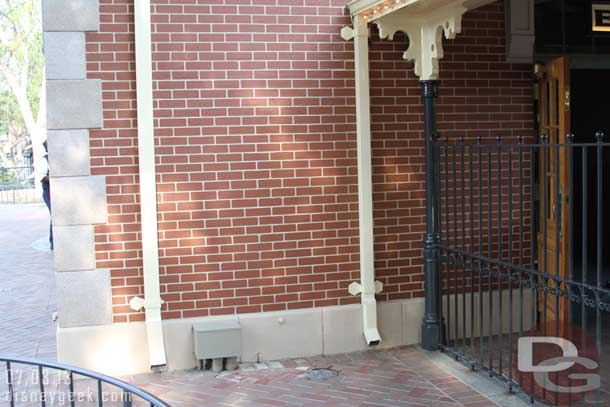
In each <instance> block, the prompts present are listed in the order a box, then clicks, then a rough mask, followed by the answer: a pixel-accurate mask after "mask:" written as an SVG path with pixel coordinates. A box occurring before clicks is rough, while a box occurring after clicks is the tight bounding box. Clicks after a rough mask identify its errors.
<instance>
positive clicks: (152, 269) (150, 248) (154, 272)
mask: <svg viewBox="0 0 610 407" xmlns="http://www.w3.org/2000/svg"><path fill="white" fill-rule="evenodd" d="M151 43H152V40H151V20H150V0H136V1H135V48H136V90H137V104H138V159H139V170H140V171H139V176H140V208H141V209H140V210H141V224H142V260H143V263H144V300H145V310H146V334H147V340H148V354H149V366H151V367H157V366H165V365H166V364H167V359H166V356H165V344H164V340H163V325H162V320H161V288H160V281H159V242H158V230H157V181H156V172H155V138H154V122H153V90H152V86H153V85H152V50H151Z"/></svg>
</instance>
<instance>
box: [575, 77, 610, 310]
mask: <svg viewBox="0 0 610 407" xmlns="http://www.w3.org/2000/svg"><path fill="white" fill-rule="evenodd" d="M609 78H610V70H602V69H598V70H593V69H586V70H584V69H583V70H580V69H579V70H572V71H571V81H572V84H571V117H572V126H571V127H572V132H573V133H574V142H575V143H595V142H596V137H595V134H596V133H597V132H598V131H603V132H604V133H605V134H606V136H605V137H604V142H606V143H607V142H609V141H610V80H609ZM587 150H588V151H587V165H586V168H583V152H582V150H581V149H576V151H577V152H576V153H575V154H574V157H573V158H574V160H573V171H574V172H573V195H574V196H573V201H572V202H573V206H572V208H573V209H572V210H573V219H574V224H573V228H572V232H571V236H570V237H571V239H572V242H573V245H574V246H573V247H574V257H573V259H572V269H573V270H574V279H575V280H578V281H586V282H587V283H588V284H592V285H596V284H597V253H598V248H597V230H598V228H599V227H601V231H602V242H603V245H604V247H601V253H602V256H603V272H602V279H601V284H602V286H603V287H606V284H607V283H608V281H610V272H609V270H610V267H609V266H610V212H609V211H606V210H604V213H603V216H602V219H599V218H598V216H597V178H598V174H600V173H601V178H602V191H603V192H602V194H603V195H602V197H603V207H604V208H610V173H609V172H608V170H609V169H610V149H608V148H603V153H602V155H603V161H604V165H603V167H601V169H600V170H599V171H598V166H597V151H596V150H597V148H596V147H595V146H590V147H588V148H587ZM584 172H586V174H583V173H584ZM584 184H586V197H584V199H583V190H584V188H583V185H584ZM585 205H586V208H585V207H584V206H585ZM584 222H586V228H585V229H586V231H583V226H584V225H583V223H584ZM585 233H586V235H585ZM585 245H586V246H587V247H588V250H586V253H585V252H583V246H585ZM583 257H584V258H583ZM577 308H578V309H574V313H573V315H574V316H575V317H576V318H575V319H576V320H579V319H580V318H579V315H581V313H580V307H577ZM593 315H594V313H591V316H590V317H593Z"/></svg>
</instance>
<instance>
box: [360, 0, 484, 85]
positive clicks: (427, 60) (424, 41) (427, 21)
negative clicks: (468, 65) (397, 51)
mask: <svg viewBox="0 0 610 407" xmlns="http://www.w3.org/2000/svg"><path fill="white" fill-rule="evenodd" d="M493 1H494V0H381V1H379V0H376V1H375V0H354V1H352V2H351V3H349V4H348V7H349V8H350V11H351V13H352V17H354V16H358V17H359V18H362V19H364V20H365V21H370V22H373V23H374V24H376V25H377V27H378V28H379V36H380V37H381V38H382V39H390V40H391V39H393V38H394V35H395V34H396V33H397V32H398V31H400V32H403V33H405V34H406V35H407V36H408V37H409V48H408V49H407V51H405V53H404V54H403V58H404V59H406V60H409V61H413V62H414V64H415V75H417V76H418V77H419V79H420V80H422V81H426V80H436V79H438V77H439V68H438V61H439V60H440V59H442V58H443V34H444V36H445V38H447V39H453V38H455V36H456V35H457V34H459V33H460V32H461V30H462V16H463V15H464V13H466V11H468V10H471V9H474V8H477V7H480V6H483V5H485V4H488V3H492V2H493Z"/></svg>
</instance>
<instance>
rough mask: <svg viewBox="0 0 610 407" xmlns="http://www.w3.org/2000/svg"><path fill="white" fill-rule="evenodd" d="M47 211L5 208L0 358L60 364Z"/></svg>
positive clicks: (0, 246)
mask: <svg viewBox="0 0 610 407" xmlns="http://www.w3.org/2000/svg"><path fill="white" fill-rule="evenodd" d="M48 231H49V212H48V211H47V208H46V207H45V206H42V205H0V332H1V334H0V355H6V356H16V357H28V358H38V359H44V360H55V358H56V345H55V324H54V323H53V321H52V315H53V313H54V312H55V311H56V306H55V277H54V275H53V257H52V254H51V252H50V251H49V250H47V247H48V245H47V241H48Z"/></svg>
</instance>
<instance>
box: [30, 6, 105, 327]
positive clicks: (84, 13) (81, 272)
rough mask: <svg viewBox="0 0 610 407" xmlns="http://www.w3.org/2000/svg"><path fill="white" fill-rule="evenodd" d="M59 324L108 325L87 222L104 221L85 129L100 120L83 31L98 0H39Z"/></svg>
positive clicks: (100, 186) (98, 87)
mask: <svg viewBox="0 0 610 407" xmlns="http://www.w3.org/2000/svg"><path fill="white" fill-rule="evenodd" d="M42 5H43V7H42V20H43V31H44V56H45V59H46V79H47V128H48V148H49V173H50V176H51V202H52V204H51V206H52V219H53V232H54V246H55V260H54V261H55V271H56V280H57V303H58V306H59V319H58V322H59V327H60V328H70V327H80V326H89V325H99V324H110V323H112V294H111V286H110V271H109V270H99V269H96V265H95V244H94V238H93V226H94V225H96V224H104V223H106V222H107V214H106V180H105V177H103V176H92V175H91V169H90V157H89V151H90V150H89V129H94V128H101V127H102V126H103V114H102V113H103V112H102V84H101V81H100V80H92V79H87V72H86V54H85V32H88V31H98V27H99V3H98V1H97V0H44V1H43V2H42Z"/></svg>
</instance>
